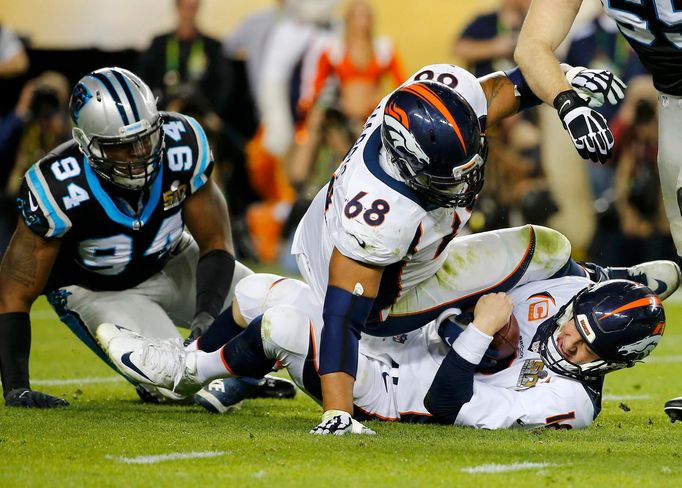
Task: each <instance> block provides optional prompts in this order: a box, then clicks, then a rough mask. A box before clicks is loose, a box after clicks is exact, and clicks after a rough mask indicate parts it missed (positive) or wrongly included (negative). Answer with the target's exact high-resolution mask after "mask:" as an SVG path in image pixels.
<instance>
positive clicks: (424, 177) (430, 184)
mask: <svg viewBox="0 0 682 488" xmlns="http://www.w3.org/2000/svg"><path fill="white" fill-rule="evenodd" d="M394 164H396V165H397V166H398V168H399V170H400V172H401V174H402V175H403V177H404V178H405V183H406V184H407V185H408V186H409V187H411V188H412V189H414V190H416V191H417V192H419V193H420V194H421V195H422V196H423V197H424V198H425V199H426V200H427V201H429V202H430V203H433V204H435V205H438V206H439V207H470V206H472V205H473V203H474V199H475V198H476V195H478V194H479V193H480V191H481V189H482V188H483V179H484V172H485V160H484V158H483V157H482V156H481V155H480V154H476V155H474V157H473V158H472V159H471V160H470V161H469V162H468V163H466V164H463V165H461V166H458V167H456V168H454V170H453V172H452V173H453V174H452V176H436V175H431V174H429V173H427V172H426V171H423V172H419V173H414V172H413V170H412V168H411V166H410V165H409V164H407V163H406V162H405V161H402V160H400V159H394ZM405 175H410V176H405Z"/></svg>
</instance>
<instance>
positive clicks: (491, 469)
mask: <svg viewBox="0 0 682 488" xmlns="http://www.w3.org/2000/svg"><path fill="white" fill-rule="evenodd" d="M553 466H557V465H556V464H553V463H530V462H524V463H513V464H481V465H480V466H471V467H469V468H462V469H461V470H460V471H462V472H464V473H469V474H480V473H506V472H509V471H523V470H526V469H543V468H549V467H553Z"/></svg>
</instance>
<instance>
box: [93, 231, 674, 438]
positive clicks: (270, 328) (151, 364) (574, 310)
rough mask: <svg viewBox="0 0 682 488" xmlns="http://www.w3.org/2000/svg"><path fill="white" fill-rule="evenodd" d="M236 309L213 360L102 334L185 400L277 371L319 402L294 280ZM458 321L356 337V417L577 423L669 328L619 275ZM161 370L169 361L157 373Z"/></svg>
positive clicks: (273, 284)
mask: <svg viewBox="0 0 682 488" xmlns="http://www.w3.org/2000/svg"><path fill="white" fill-rule="evenodd" d="M465 239H466V238H465ZM502 252H503V251H502ZM503 253H504V252H503ZM660 278H663V279H664V280H668V283H669V285H670V292H672V291H674V290H675V289H676V288H677V286H678V284H679V279H678V276H677V275H675V276H674V277H672V276H664V275H661V276H660ZM671 278H672V281H670V279H671ZM465 299H466V295H462V296H461V297H460V299H459V300H458V301H457V302H456V303H455V305H460V304H461V303H464V302H465ZM235 301H236V304H237V306H236V307H233V310H235V311H237V314H238V316H239V317H238V319H239V321H243V322H246V323H250V325H249V326H248V327H247V329H246V330H245V332H243V333H242V334H240V335H239V336H237V338H235V339H233V340H232V341H230V342H229V343H228V344H226V345H225V346H224V347H223V348H221V349H220V350H219V351H217V352H215V353H205V352H201V351H197V352H189V353H187V352H186V351H185V350H184V349H183V348H182V347H181V346H180V344H179V343H176V345H173V344H171V343H165V344H163V343H160V342H159V341H158V340H155V341H154V340H152V341H149V340H147V339H145V338H142V337H140V336H137V335H135V334H134V333H132V332H128V333H123V334H122V333H121V331H120V328H119V327H117V326H115V325H112V324H105V325H102V326H101V327H100V329H99V330H98V339H99V340H100V343H101V344H102V345H103V347H105V349H107V350H108V351H109V353H110V354H111V355H112V357H113V358H119V357H122V356H124V355H126V354H127V355H128V356H129V357H130V358H131V359H133V360H134V361H133V362H135V364H136V367H140V369H134V368H130V367H128V366H127V365H126V364H125V362H123V361H117V360H116V359H115V361H116V363H117V365H118V367H119V368H120V369H121V371H123V372H124V373H125V374H127V375H129V376H131V377H132V378H133V379H135V380H136V381H148V379H149V378H154V379H155V380H156V381H158V383H156V385H157V386H162V387H165V388H176V391H182V392H186V393H191V392H192V391H195V390H197V389H198V388H200V387H201V385H202V384H205V383H208V382H209V381H211V380H212V379H215V378H221V377H226V376H235V375H239V374H243V373H248V374H253V373H254V372H257V374H264V373H266V372H268V371H270V370H271V369H272V368H273V366H274V365H275V364H276V363H278V364H281V366H283V367H286V368H287V370H288V372H289V374H290V375H291V377H292V378H293V379H294V381H295V382H296V384H297V385H298V386H299V387H300V388H302V389H304V390H305V391H306V392H307V393H308V394H309V395H311V397H313V398H314V399H315V400H317V401H319V402H321V401H322V390H321V383H320V377H319V375H318V368H319V364H320V360H321V356H320V350H319V347H318V346H319V344H320V340H321V338H322V331H321V330H320V329H321V328H322V327H323V324H324V319H323V316H322V310H321V309H320V306H319V300H318V299H317V298H316V297H315V294H314V292H313V290H312V289H311V288H310V287H309V286H308V285H306V284H305V283H303V282H301V281H298V280H294V279H289V278H282V277H280V276H276V275H269V274H257V275H252V276H250V277H247V278H245V279H244V280H242V281H241V282H240V283H239V284H238V285H237V289H236V292H235ZM465 316H466V314H461V310H460V309H455V308H451V309H448V310H446V311H445V312H443V313H442V314H441V315H440V316H439V317H438V318H437V319H436V320H434V321H432V322H431V323H429V324H428V325H427V326H425V327H423V328H421V329H418V330H416V331H412V332H409V333H405V334H401V335H399V336H395V337H392V338H379V337H366V336H363V339H362V340H361V341H360V354H359V361H358V371H357V380H356V382H355V384H354V389H353V403H354V417H355V418H359V419H361V420H362V419H379V420H388V421H403V422H419V423H428V422H437V423H447V424H453V423H454V424H456V425H467V426H473V427H478V428H488V429H497V428H509V427H538V426H549V427H555V428H567V429H568V428H580V427H586V426H588V425H590V424H591V423H592V421H593V420H594V418H596V416H597V415H598V414H599V412H600V409H601V392H602V386H603V376H604V374H605V373H607V372H609V371H613V370H616V369H621V368H624V367H629V366H632V365H633V364H634V363H635V362H636V361H640V360H641V359H643V358H644V357H646V356H647V355H648V354H649V353H650V352H651V351H652V350H653V349H654V347H655V346H656V345H657V344H658V342H659V340H660V338H661V335H662V333H663V331H664V328H665V316H664V312H663V306H662V304H661V298H660V297H658V296H657V295H656V294H655V293H653V292H652V291H651V290H650V289H649V288H648V287H646V286H644V285H642V284H639V283H635V282H632V281H628V280H607V281H604V282H601V283H597V284H595V283H594V282H592V281H591V280H589V279H588V278H586V277H581V276H562V277H559V278H554V279H549V280H540V281H534V282H531V283H527V284H525V285H521V286H517V287H515V288H514V289H513V290H511V291H510V293H509V295H507V294H505V293H493V294H486V295H483V296H482V297H481V298H480V299H479V300H478V302H477V304H476V306H475V309H474V312H473V320H471V317H469V318H468V319H464V317H465ZM510 320H514V321H515V322H516V323H518V328H519V338H518V342H517V344H516V345H515V347H516V351H515V353H513V354H512V355H511V356H509V357H506V358H503V359H500V358H499V357H497V356H496V355H495V353H494V351H491V350H489V349H488V348H489V346H490V343H491V340H492V339H493V337H492V336H493V335H494V334H495V333H496V332H497V331H498V330H500V329H502V328H503V327H504V326H505V325H506V324H507V323H508V322H509V321H510ZM211 330H212V329H211ZM209 333H210V332H209ZM161 351H165V352H161ZM131 352H132V354H131ZM135 356H138V358H142V357H146V358H147V359H146V360H144V361H141V362H138V361H137V360H136V359H135ZM171 357H172V360H170V361H169V360H167V359H163V358H171ZM159 359H161V361H159ZM159 364H165V366H164V368H163V369H162V370H159V369H158V365H159ZM339 422H341V423H342V424H343V428H340V426H339ZM319 428H320V429H326V430H327V431H328V432H327V433H336V434H340V433H342V432H346V431H348V432H354V433H365V434H371V433H373V431H371V430H370V429H368V428H367V427H365V426H363V425H362V424H361V423H359V422H358V421H357V420H355V419H353V418H351V417H350V416H342V417H341V419H340V420H338V419H336V417H332V418H330V419H328V420H327V423H326V424H325V425H324V426H320V427H319Z"/></svg>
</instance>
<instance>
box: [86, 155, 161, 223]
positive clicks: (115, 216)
mask: <svg viewBox="0 0 682 488" xmlns="http://www.w3.org/2000/svg"><path fill="white" fill-rule="evenodd" d="M83 166H84V168H85V177H86V179H87V180H88V185H90V190H91V191H92V193H93V194H94V195H95V198H96V199H97V201H98V202H99V204H100V205H101V206H102V208H103V209H104V211H105V212H106V214H107V215H108V216H109V218H110V219H111V220H113V221H114V222H116V223H117V224H120V225H123V226H125V227H128V228H129V229H133V230H136V229H135V223H136V222H137V221H140V225H144V224H146V223H147V222H149V219H150V218H151V216H152V214H153V213H154V210H155V209H156V206H157V205H158V203H159V200H160V198H161V186H162V184H163V165H161V167H160V168H159V171H158V173H157V174H156V176H155V177H154V182H153V183H152V190H151V193H150V195H149V200H148V201H147V203H146V204H145V206H144V210H143V211H142V216H141V217H140V218H137V219H136V218H133V217H130V216H129V215H126V214H125V213H123V212H122V211H121V210H120V209H119V208H118V207H117V206H116V204H115V203H114V201H113V200H112V199H111V197H110V196H109V194H108V193H107V192H106V191H104V188H102V184H101V183H100V181H99V177H98V176H97V175H96V174H95V170H93V169H92V168H91V167H90V164H89V163H87V162H86V164H84V165H83Z"/></svg>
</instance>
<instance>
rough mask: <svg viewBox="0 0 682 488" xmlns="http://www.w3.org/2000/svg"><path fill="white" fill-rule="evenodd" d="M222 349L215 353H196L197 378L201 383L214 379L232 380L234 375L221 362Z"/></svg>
mask: <svg viewBox="0 0 682 488" xmlns="http://www.w3.org/2000/svg"><path fill="white" fill-rule="evenodd" d="M221 351H222V348H220V349H218V350H217V351H215V352H204V351H197V352H196V355H197V377H198V379H199V380H200V381H201V382H202V383H206V382H207V381H211V380H215V379H216V378H232V377H233V376H234V375H233V374H232V372H231V371H230V370H229V369H228V368H227V366H226V365H225V363H224V362H223V358H222V355H221Z"/></svg>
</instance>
